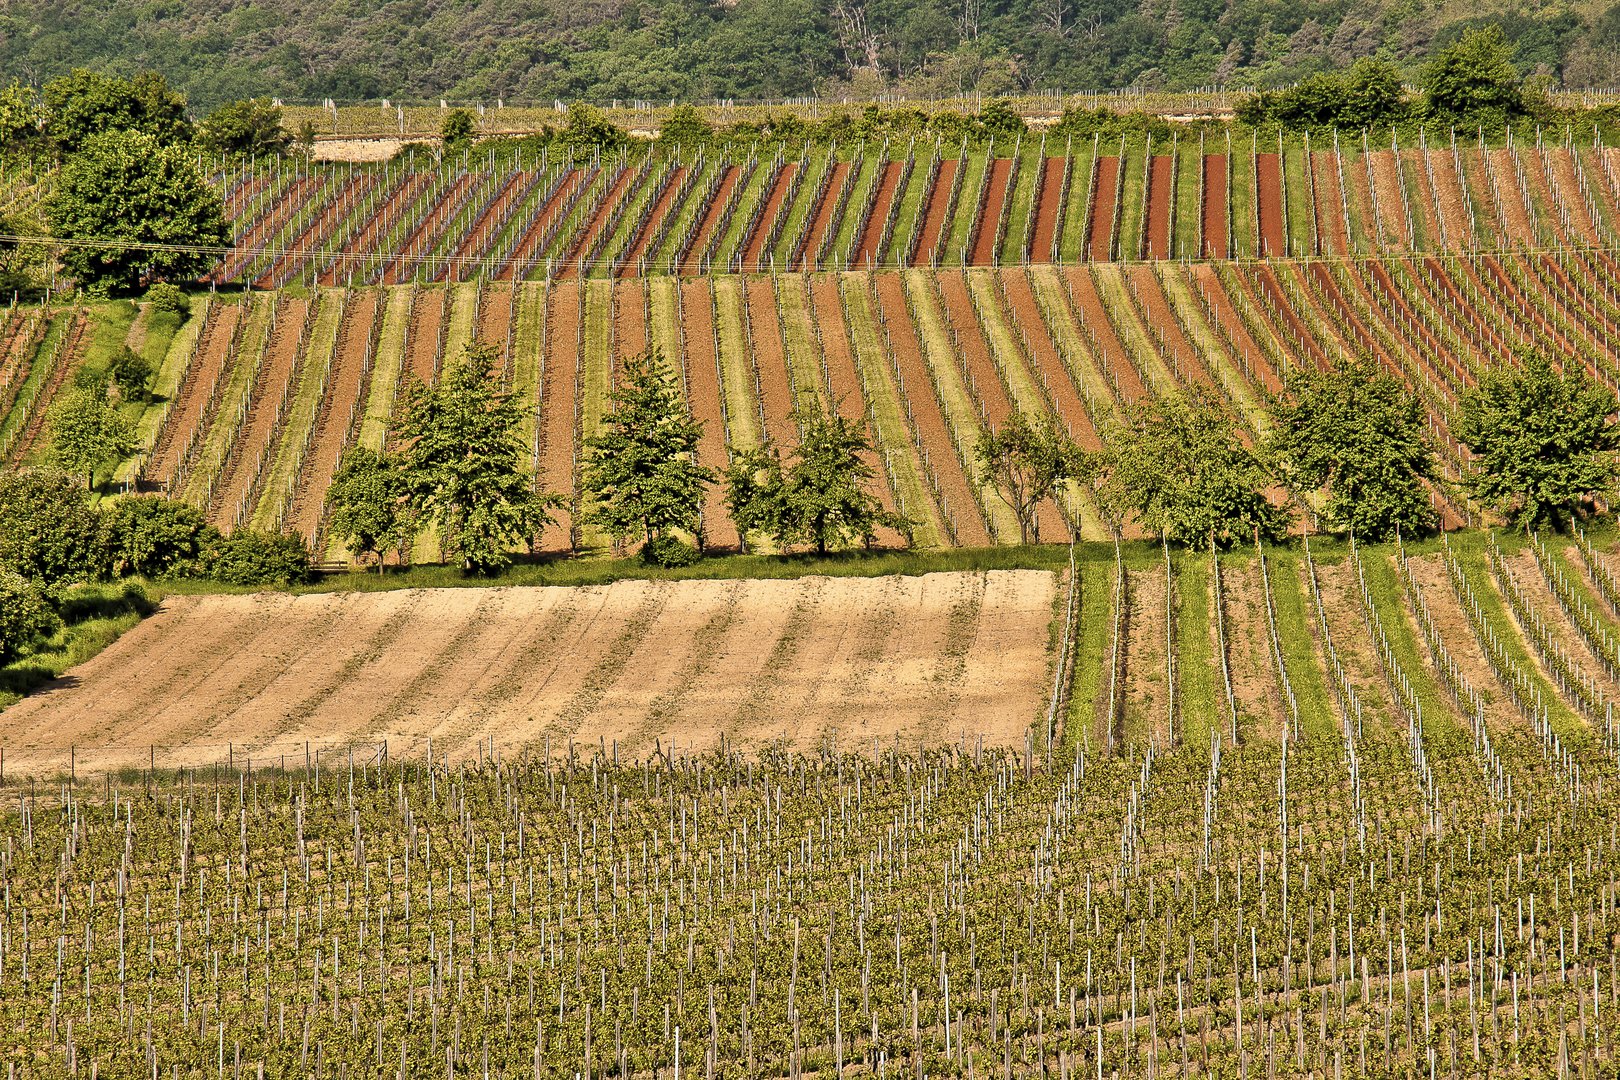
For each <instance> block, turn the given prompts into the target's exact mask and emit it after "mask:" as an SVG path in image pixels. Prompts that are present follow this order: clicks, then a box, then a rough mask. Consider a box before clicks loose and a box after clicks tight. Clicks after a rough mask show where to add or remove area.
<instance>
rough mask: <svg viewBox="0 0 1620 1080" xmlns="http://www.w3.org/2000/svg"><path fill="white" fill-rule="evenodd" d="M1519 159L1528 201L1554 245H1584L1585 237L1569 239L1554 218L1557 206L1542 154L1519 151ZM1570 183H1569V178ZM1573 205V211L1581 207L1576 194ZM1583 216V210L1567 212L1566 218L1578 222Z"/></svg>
mask: <svg viewBox="0 0 1620 1080" xmlns="http://www.w3.org/2000/svg"><path fill="white" fill-rule="evenodd" d="M1519 157H1520V158H1521V159H1522V160H1523V162H1524V183H1525V187H1526V188H1527V189H1529V193H1530V199H1531V201H1532V202H1533V203H1534V204H1535V206H1536V207H1537V209H1538V210H1539V215H1538V216H1539V217H1540V218H1541V222H1542V225H1543V227H1544V228H1545V229H1547V230H1548V231H1549V232H1550V233H1551V234H1552V237H1553V240H1554V242H1555V243H1558V244H1579V243H1582V242H1585V241H1586V240H1587V238H1586V237H1584V236H1571V235H1570V232H1569V230H1568V229H1565V228H1564V219H1563V218H1562V217H1560V216H1559V214H1558V204H1557V201H1556V198H1555V196H1554V194H1553V190H1552V186H1551V176H1550V169H1551V163H1550V162H1549V161H1548V160H1547V156H1546V153H1544V152H1543V151H1541V150H1538V149H1536V148H1535V147H1533V146H1528V147H1525V148H1523V149H1521V150H1520V151H1519ZM1571 179H1572V181H1573V178H1571ZM1574 205H1575V206H1576V207H1577V208H1579V207H1581V206H1582V205H1583V200H1582V199H1581V198H1580V193H1579V192H1578V191H1577V192H1576V197H1575V200H1574ZM1583 213H1584V210H1583V209H1574V210H1571V212H1570V217H1571V218H1572V219H1574V220H1576V221H1578V220H1579V217H1580V215H1581V214H1583ZM1577 227H1578V226H1577Z"/></svg>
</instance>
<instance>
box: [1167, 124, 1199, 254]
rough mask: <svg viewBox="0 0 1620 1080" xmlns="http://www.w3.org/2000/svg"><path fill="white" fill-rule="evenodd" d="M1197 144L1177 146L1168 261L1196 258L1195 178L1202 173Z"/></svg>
mask: <svg viewBox="0 0 1620 1080" xmlns="http://www.w3.org/2000/svg"><path fill="white" fill-rule="evenodd" d="M1203 168H1204V162H1203V159H1202V158H1200V157H1199V156H1198V144H1197V143H1196V142H1193V141H1192V140H1187V141H1184V142H1182V143H1181V145H1180V146H1179V147H1178V148H1177V155H1176V227H1175V228H1174V229H1173V230H1171V233H1170V255H1171V257H1172V258H1176V259H1180V258H1197V257H1198V256H1199V254H1201V251H1200V246H1199V235H1198V233H1199V225H1200V221H1199V216H1198V175H1199V173H1201V172H1202V171H1203Z"/></svg>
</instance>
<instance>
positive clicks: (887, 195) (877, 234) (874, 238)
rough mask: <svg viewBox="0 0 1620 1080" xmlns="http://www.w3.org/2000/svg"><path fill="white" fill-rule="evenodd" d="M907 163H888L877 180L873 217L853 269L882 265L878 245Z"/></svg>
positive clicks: (853, 263) (867, 225)
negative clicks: (902, 171) (901, 174)
mask: <svg viewBox="0 0 1620 1080" xmlns="http://www.w3.org/2000/svg"><path fill="white" fill-rule="evenodd" d="M904 168H905V163H904V162H900V161H886V162H884V163H883V165H882V171H881V172H880V173H879V174H878V179H877V185H878V189H877V196H876V197H875V198H874V199H873V201H872V216H871V217H869V218H867V219H866V228H864V229H862V230H861V235H860V239H859V240H858V241H856V244H855V258H854V260H853V261H852V262H851V263H850V266H852V267H865V268H867V269H871V268H873V267H875V266H877V265H879V264H880V262H881V260H882V257H883V252H881V251H879V250H878V244H880V243H881V242H882V241H883V227H884V226H885V225H886V224H888V220H889V208H890V207H892V206H893V205H894V201H895V200H896V199H898V198H899V197H900V173H901V170H903V169H904Z"/></svg>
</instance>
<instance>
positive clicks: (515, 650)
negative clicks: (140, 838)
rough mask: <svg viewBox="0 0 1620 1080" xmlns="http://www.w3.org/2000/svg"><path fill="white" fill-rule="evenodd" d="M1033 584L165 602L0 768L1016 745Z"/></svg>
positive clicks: (5, 718) (1023, 717)
mask: <svg viewBox="0 0 1620 1080" xmlns="http://www.w3.org/2000/svg"><path fill="white" fill-rule="evenodd" d="M1056 588H1057V579H1056V577H1055V576H1054V575H1052V574H1050V573H1047V572H1044V571H1027V570H1018V571H990V572H987V573H966V574H930V575H927V576H924V577H916V578H879V579H860V578H814V577H812V578H804V579H801V580H797V581H757V580H756V581H690V582H647V581H626V582H620V583H617V584H614V585H609V586H605V587H593V588H585V589H563V588H535V589H525V588H500V589H430V590H403V591H399V592H389V593H333V594H320V595H310V596H299V597H292V596H286V595H280V594H276V595H267V594H261V595H250V596H209V597H177V598H174V599H171V600H169V601H166V602H165V604H164V607H163V609H162V610H161V611H160V612H159V613H158V614H157V615H154V616H153V617H152V618H150V619H148V620H147V621H146V622H144V623H142V624H141V625H140V626H139V627H137V628H136V629H134V630H132V631H130V632H129V633H128V634H126V635H124V636H123V637H122V638H120V639H119V640H118V642H116V643H115V644H114V645H113V646H111V647H110V648H108V649H107V650H106V651H105V652H103V653H101V654H100V655H99V656H97V657H96V658H95V659H94V660H91V661H90V662H88V663H86V664H84V665H82V666H80V667H78V668H75V669H74V670H73V671H71V672H69V673H68V675H66V676H64V677H63V678H61V679H59V680H57V681H56V682H55V683H52V684H51V685H50V686H48V687H47V688H46V689H45V690H43V691H41V692H40V693H38V694H36V695H34V696H31V697H29V698H27V699H25V700H24V701H23V702H21V703H19V704H18V705H16V706H13V707H12V708H10V709H8V710H6V711H5V713H4V714H0V745H4V747H5V749H6V764H7V767H8V769H12V770H16V771H17V772H18V773H27V772H29V771H30V769H31V768H38V769H41V770H45V769H54V768H56V766H57V764H58V763H59V762H60V761H61V760H63V759H64V758H65V756H66V754H67V753H68V752H69V750H70V749H73V748H82V749H81V750H78V751H76V752H78V753H80V755H81V760H84V759H90V760H93V761H94V762H95V763H96V765H97V766H98V767H118V766H128V767H140V766H144V765H145V764H147V762H148V761H149V760H152V759H155V760H156V761H157V762H158V763H159V764H161V765H167V766H177V765H183V764H200V763H205V762H211V761H216V760H220V759H222V758H223V757H224V756H225V755H226V754H227V753H228V752H231V751H230V750H228V748H229V747H234V753H235V754H236V756H237V757H238V758H242V757H246V756H249V755H251V756H254V757H259V758H267V757H270V756H273V755H274V754H277V753H283V754H285V753H298V752H301V751H302V747H303V745H304V743H305V742H308V743H310V744H312V745H314V746H320V747H328V748H330V747H341V746H353V745H375V744H377V743H380V742H382V741H383V740H384V739H386V740H388V741H389V743H390V746H391V748H394V749H398V750H407V749H412V748H416V747H419V746H421V745H423V744H425V742H426V740H427V739H428V738H430V737H431V738H433V739H434V740H435V752H439V751H440V750H443V751H446V752H448V753H450V754H456V753H458V752H459V753H463V754H473V753H476V748H477V747H478V746H479V745H480V744H481V743H486V744H487V741H488V740H489V739H490V738H493V739H494V741H495V743H496V744H497V745H498V746H499V747H501V748H502V749H503V750H505V751H507V752H509V753H516V752H521V751H522V750H524V749H526V748H533V747H536V746H537V744H540V743H541V742H542V741H543V740H544V739H545V738H546V737H547V736H548V735H549V736H550V737H551V738H552V740H553V741H554V742H559V743H560V742H565V741H568V740H574V741H578V742H589V743H596V742H597V741H598V740H599V739H601V740H604V741H607V742H618V743H620V745H621V746H622V747H623V748H624V749H626V750H628V751H629V752H631V753H641V752H645V751H647V750H650V749H651V747H652V744H653V742H654V740H657V741H658V743H659V744H660V745H663V746H666V747H667V746H668V745H669V744H670V743H671V742H672V741H676V742H678V743H679V745H680V746H681V747H685V748H691V749H699V748H702V747H707V746H712V745H714V744H716V743H717V742H718V741H719V739H720V738H721V737H722V736H724V737H726V738H727V739H728V740H730V741H731V742H733V743H735V744H740V745H741V746H744V747H748V746H755V747H760V746H766V745H780V744H785V745H787V746H789V747H792V748H794V749H799V750H811V749H815V748H817V747H818V746H820V745H823V744H824V743H825V742H827V741H836V742H838V743H841V744H844V745H847V746H849V747H850V748H852V749H854V748H860V747H864V746H866V745H869V744H870V743H873V742H876V743H878V744H880V745H884V746H887V745H890V744H892V743H893V742H895V741H896V740H898V741H900V742H901V743H903V744H906V745H916V744H919V743H939V742H942V741H945V740H957V739H962V738H966V739H969V740H973V741H976V740H977V738H978V737H979V736H982V737H983V738H984V741H985V742H986V743H988V744H993V745H1001V746H1015V747H1017V746H1022V745H1023V742H1024V736H1025V732H1026V731H1027V730H1028V727H1029V725H1030V724H1031V723H1032V722H1033V721H1034V720H1035V719H1036V718H1037V717H1038V716H1039V715H1040V712H1041V708H1042V704H1043V700H1044V695H1045V691H1046V677H1047V667H1048V656H1047V652H1048V623H1049V621H1050V619H1051V614H1052V603H1053V599H1054V596H1055V590H1056Z"/></svg>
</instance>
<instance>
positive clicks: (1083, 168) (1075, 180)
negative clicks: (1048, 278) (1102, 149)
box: [1058, 139, 1092, 263]
mask: <svg viewBox="0 0 1620 1080" xmlns="http://www.w3.org/2000/svg"><path fill="white" fill-rule="evenodd" d="M1091 163H1092V146H1091V140H1090V139H1077V140H1075V143H1074V161H1073V162H1072V164H1071V165H1070V166H1069V198H1068V201H1067V202H1066V203H1065V204H1064V206H1063V208H1062V211H1061V212H1062V214H1063V238H1062V239H1061V240H1060V241H1059V242H1058V257H1059V258H1060V259H1061V260H1062V261H1063V262H1065V263H1075V262H1079V261H1080V257H1081V255H1082V254H1084V252H1085V247H1086V210H1087V207H1088V206H1089V205H1090V201H1091V191H1090V183H1091Z"/></svg>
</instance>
